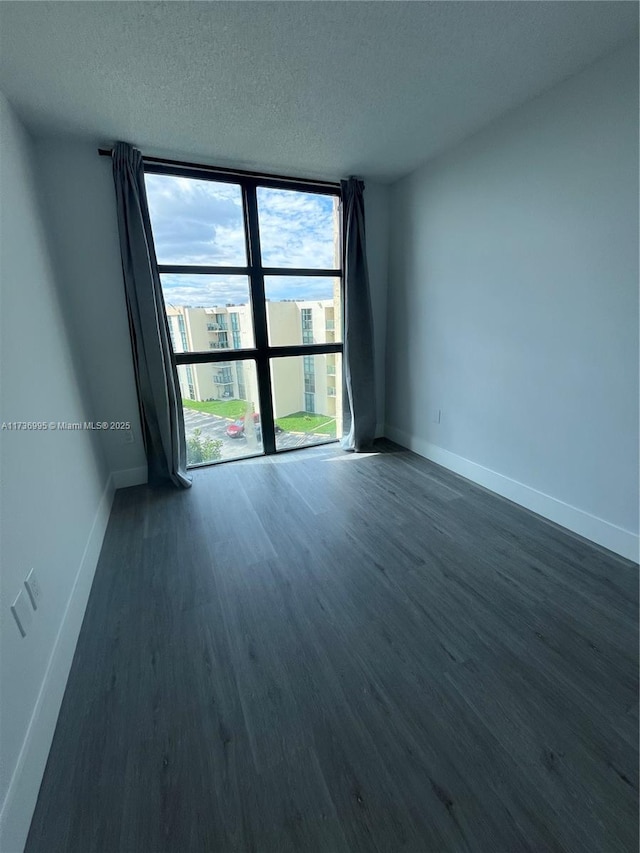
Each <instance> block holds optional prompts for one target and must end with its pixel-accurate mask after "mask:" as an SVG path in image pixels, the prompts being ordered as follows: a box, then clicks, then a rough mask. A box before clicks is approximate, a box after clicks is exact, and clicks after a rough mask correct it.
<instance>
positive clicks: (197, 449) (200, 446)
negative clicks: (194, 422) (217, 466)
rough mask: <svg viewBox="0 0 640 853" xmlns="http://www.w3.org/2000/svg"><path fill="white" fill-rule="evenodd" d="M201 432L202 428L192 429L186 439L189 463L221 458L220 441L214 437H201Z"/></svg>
mask: <svg viewBox="0 0 640 853" xmlns="http://www.w3.org/2000/svg"><path fill="white" fill-rule="evenodd" d="M201 433H202V430H200V429H194V431H193V433H192V434H191V436H190V437H189V438H188V439H187V462H188V463H189V464H190V465H198V464H199V463H201V462H213V461H214V460H215V459H222V441H221V440H220V439H216V438H202V434H201Z"/></svg>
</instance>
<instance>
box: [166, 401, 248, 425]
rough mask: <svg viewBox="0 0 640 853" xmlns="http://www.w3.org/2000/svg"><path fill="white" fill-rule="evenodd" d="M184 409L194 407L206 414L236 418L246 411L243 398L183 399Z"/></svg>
mask: <svg viewBox="0 0 640 853" xmlns="http://www.w3.org/2000/svg"><path fill="white" fill-rule="evenodd" d="M182 405H183V406H184V408H185V409H195V410H196V411H197V412H205V413H206V414H207V415H219V416H220V417H221V418H231V420H234V421H235V420H236V418H239V417H241V416H242V415H245V414H246V413H247V403H246V401H245V400H209V401H208V402H206V403H201V402H199V401H198V400H183V401H182Z"/></svg>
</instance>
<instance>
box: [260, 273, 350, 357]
mask: <svg viewBox="0 0 640 853" xmlns="http://www.w3.org/2000/svg"><path fill="white" fill-rule="evenodd" d="M264 289H265V295H266V297H267V326H268V330H269V343H270V344H271V346H272V347H282V346H291V345H293V344H325V343H334V342H336V341H341V340H342V318H341V312H340V306H341V299H340V279H339V278H320V277H317V276H286V275H281V276H280V275H267V276H265V279H264Z"/></svg>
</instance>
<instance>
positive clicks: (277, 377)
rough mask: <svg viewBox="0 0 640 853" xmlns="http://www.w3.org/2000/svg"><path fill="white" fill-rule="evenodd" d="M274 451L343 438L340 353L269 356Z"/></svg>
mask: <svg viewBox="0 0 640 853" xmlns="http://www.w3.org/2000/svg"><path fill="white" fill-rule="evenodd" d="M271 385H272V388H273V412H274V417H275V420H276V450H289V449H290V448H293V447H304V446H305V445H308V444H321V443H323V442H326V441H334V440H335V439H336V438H341V437H342V356H341V355H340V353H327V354H326V355H310V356H309V355H305V356H293V357H287V358H272V359H271Z"/></svg>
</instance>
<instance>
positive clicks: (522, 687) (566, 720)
mask: <svg viewBox="0 0 640 853" xmlns="http://www.w3.org/2000/svg"><path fill="white" fill-rule="evenodd" d="M379 450H380V452H378V453H376V454H371V455H369V454H367V455H353V454H346V453H343V452H342V451H340V450H339V449H338V448H337V447H336V446H330V447H325V448H318V449H313V450H307V451H300V452H296V453H289V454H283V455H282V456H280V457H275V458H274V457H271V458H269V459H267V458H262V459H258V460H246V461H243V462H238V463H232V464H227V465H221V466H218V467H216V468H211V469H205V470H200V471H197V472H196V474H195V477H194V485H193V488H192V489H191V490H190V491H187V492H177V491H169V490H151V489H148V488H147V487H138V488H133V489H127V490H122V491H120V492H118V493H117V495H116V499H115V503H114V507H113V512H112V516H111V520H110V523H109V528H108V531H107V534H106V538H105V542H104V547H103V550H102V554H101V557H100V562H99V565H98V569H97V572H96V577H95V581H94V585H93V589H92V592H91V597H90V600H89V605H88V608H87V613H86V616H85V620H84V624H83V627H82V632H81V635H80V640H79V643H78V647H77V651H76V655H75V659H74V663H73V668H72V671H71V675H70V678H69V683H68V686H67V690H66V693H65V698H64V703H63V706H62V710H61V713H60V718H59V722H58V727H57V730H56V734H55V739H54V742H53V746H52V749H51V753H50V757H49V762H48V765H47V769H46V773H45V777H44V780H43V783H42V787H41V790H40V796H39V800H38V805H37V808H36V812H35V815H34V818H33V822H32V826H31V832H30V835H29V840H28V843H27V848H26V849H27V853H63V851H65V853H165V852H166V853H232V851H247V852H248V851H252V852H253V851H256V852H257V851H260V853H263V851H264V853H269V852H270V851H273V852H274V853H287V851H301V852H302V853H343V851H358V853H360V851H361V853H395V851H411V853H449V852H450V851H451V853H467V851H469V853H471V851H478V853H519V851H534V853H543V851H571V853H574V852H575V853H596V851H597V853H629V851H634V853H635V851H637V849H638V821H637V814H638V812H637V809H638V568H637V566H635V565H634V564H632V563H630V562H628V561H625V560H623V559H621V558H618V557H616V556H615V555H613V554H611V553H609V552H606V551H604V550H602V549H600V548H598V547H596V546H593V545H590V544H589V543H587V542H585V541H584V540H581V539H580V538H579V537H576V536H573V535H572V534H569V533H567V532H565V531H563V530H561V529H559V528H558V527H556V526H554V525H553V524H550V523H548V522H546V521H544V520H542V519H540V518H538V517H537V516H534V515H533V514H531V513H529V512H527V511H526V510H523V509H521V508H519V507H517V506H515V505H513V504H511V503H509V502H507V501H505V500H503V499H501V498H498V497H496V496H494V495H491V494H490V493H488V492H486V491H484V490H483V489H481V488H479V487H476V486H474V485H473V484H471V483H469V482H468V481H466V480H464V479H462V478H460V477H457V476H455V475H453V474H451V473H449V472H447V471H445V470H444V469H442V468H440V467H438V466H436V465H433V464H431V463H429V462H427V461H426V460H424V459H421V458H419V457H417V456H415V455H413V454H411V453H409V452H408V451H404V450H401V449H400V448H398V447H397V446H395V445H392V444H391V443H389V442H382V443H380V445H379Z"/></svg>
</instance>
